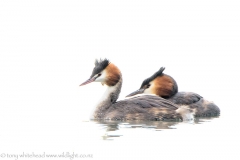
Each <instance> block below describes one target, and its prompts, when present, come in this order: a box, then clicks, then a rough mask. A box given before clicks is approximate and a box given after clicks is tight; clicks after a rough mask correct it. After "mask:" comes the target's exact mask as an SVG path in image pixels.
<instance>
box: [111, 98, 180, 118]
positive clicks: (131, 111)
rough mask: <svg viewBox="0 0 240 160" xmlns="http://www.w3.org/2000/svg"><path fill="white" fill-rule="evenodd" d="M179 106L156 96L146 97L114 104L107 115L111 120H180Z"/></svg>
mask: <svg viewBox="0 0 240 160" xmlns="http://www.w3.org/2000/svg"><path fill="white" fill-rule="evenodd" d="M177 109H178V106H177V105H175V104H173V103H172V102H170V101H168V100H166V99H163V98H161V97H158V96H154V95H144V96H139V97H134V98H130V99H126V100H121V101H118V102H116V103H114V104H113V105H112V106H111V107H110V108H109V109H108V112H107V114H106V118H109V119H116V120H118V119H131V120H139V119H145V120H179V119H181V116H180V115H179V114H178V113H176V110H177Z"/></svg>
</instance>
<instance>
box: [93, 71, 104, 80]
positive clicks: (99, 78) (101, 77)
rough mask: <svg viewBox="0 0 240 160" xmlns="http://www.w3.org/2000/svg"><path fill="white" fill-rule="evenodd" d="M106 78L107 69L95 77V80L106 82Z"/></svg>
mask: <svg viewBox="0 0 240 160" xmlns="http://www.w3.org/2000/svg"><path fill="white" fill-rule="evenodd" d="M105 79H106V71H102V75H101V76H100V77H98V78H97V79H95V82H104V81H105Z"/></svg>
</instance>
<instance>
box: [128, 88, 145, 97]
mask: <svg viewBox="0 0 240 160" xmlns="http://www.w3.org/2000/svg"><path fill="white" fill-rule="evenodd" d="M143 92H144V89H139V90H136V91H134V92H132V93H130V94H129V95H127V96H126V97H131V96H134V95H137V94H141V93H143Z"/></svg>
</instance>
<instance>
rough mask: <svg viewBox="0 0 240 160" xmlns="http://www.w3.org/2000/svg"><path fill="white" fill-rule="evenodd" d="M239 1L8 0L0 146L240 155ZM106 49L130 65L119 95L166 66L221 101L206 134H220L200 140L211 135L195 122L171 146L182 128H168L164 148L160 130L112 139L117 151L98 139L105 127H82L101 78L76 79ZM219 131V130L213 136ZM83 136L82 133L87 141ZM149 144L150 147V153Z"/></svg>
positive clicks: (1, 12) (1, 20) (1, 31)
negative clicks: (92, 81) (239, 152)
mask: <svg viewBox="0 0 240 160" xmlns="http://www.w3.org/2000/svg"><path fill="white" fill-rule="evenodd" d="M239 8H240V6H239V3H238V1H215V0H202V1H192V0H189V1H187V0H184V1H175V0H173V1H139V0H135V1H132V0H126V1H113V0H109V1H97V0H93V1H62V0H61V1H60V0H56V1H54V0H41V1H1V2H0V130H1V131H0V140H1V142H0V147H1V149H2V151H6V152H12V153H14V152H16V153H17V152H22V151H25V152H32V151H35V152H40V153H41V152H43V151H48V150H49V151H52V152H53V153H59V152H60V153H61V152H62V151H75V152H78V153H84V151H85V150H86V151H88V152H93V153H96V154H95V156H96V159H97V156H99V157H101V156H106V155H110V156H111V157H113V158H121V157H126V155H128V154H130V155H132V156H136V155H138V154H140V156H138V157H144V156H146V157H149V156H153V157H155V156H163V157H165V158H168V156H169V155H171V156H173V155H175V156H176V157H178V154H180V153H183V154H187V153H188V152H187V151H186V150H189V149H190V151H189V154H187V156H190V157H192V158H201V157H199V156H197V157H194V156H196V155H197V154H198V150H199V152H200V150H203V151H202V152H201V153H199V154H203V155H204V154H206V155H208V156H210V157H211V156H212V158H214V157H215V156H219V157H224V156H225V158H228V157H229V156H230V157H231V156H233V157H235V158H236V157H237V156H236V155H237V152H236V149H237V148H239V138H238V136H239V124H238V116H239V111H240V109H239V107H240V106H239V89H240V87H239V80H240V78H239V71H240V67H239V59H240V58H239V52H240V10H239ZM105 57H106V58H108V59H110V61H111V62H112V63H114V64H116V65H117V66H118V67H119V68H120V69H121V71H122V73H123V80H124V82H123V88H122V92H121V95H120V98H121V99H123V98H124V96H125V95H127V94H129V93H130V92H132V91H134V90H136V89H138V88H139V87H140V85H141V82H142V81H143V80H144V79H145V78H148V77H149V76H151V75H152V74H153V73H154V72H156V71H157V70H158V69H159V68H160V67H161V66H165V67H166V70H165V71H164V72H165V73H167V74H169V75H171V76H172V77H174V78H175V80H176V81H177V82H178V85H179V91H192V92H196V93H198V94H200V95H202V96H204V97H205V98H206V99H208V100H213V101H214V102H215V103H216V104H218V105H219V107H220V108H221V111H222V114H221V117H220V119H219V120H218V121H217V122H212V124H214V125H211V126H209V127H207V126H208V125H209V124H206V125H205V127H206V128H203V130H204V133H211V134H212V135H214V136H215V138H213V144H212V145H211V146H209V145H208V144H205V143H202V140H203V139H205V138H206V137H209V135H205V136H200V134H198V133H199V132H200V130H201V128H200V129H199V128H198V130H194V131H193V129H192V128H191V127H189V126H187V127H186V128H185V129H184V132H183V131H182V132H181V131H180V132H179V135H181V136H182V137H184V138H180V139H178V138H174V141H173V144H176V145H173V146H174V147H172V146H171V145H169V146H168V145H167V144H169V143H168V140H169V139H172V138H173V137H176V135H174V132H171V133H169V134H167V133H168V132H167V131H166V132H164V133H165V134H166V135H165V138H164V136H163V138H162V139H161V140H162V141H161V143H163V144H164V145H165V146H167V147H166V148H164V147H162V148H161V149H163V151H161V149H159V150H158V149H156V148H157V147H159V146H161V143H160V142H156V140H155V139H152V140H149V141H147V142H145V143H144V142H141V138H139V139H135V140H132V142H134V143H133V144H136V145H128V144H127V142H128V141H124V142H121V140H122V139H124V138H122V139H118V140H116V141H118V142H114V143H111V144H108V145H111V146H110V148H111V149H110V151H109V148H108V149H104V147H106V148H107V147H109V146H108V145H106V144H105V142H102V141H97V140H96V143H95V141H94V140H92V137H94V136H95V135H96V134H98V132H99V130H98V129H95V130H94V127H92V128H91V129H92V130H90V131H91V132H89V131H88V132H86V133H85V132H84V131H83V130H86V128H88V127H89V126H88V125H85V126H84V125H83V126H79V123H80V122H81V121H82V120H83V119H87V118H88V116H89V112H90V111H91V109H92V107H94V104H95V103H96V102H97V100H98V99H99V97H100V96H101V94H102V92H103V91H104V87H102V86H101V85H100V84H98V83H96V84H90V85H88V86H84V87H79V84H80V83H82V82H83V81H85V80H87V79H88V78H89V76H90V75H91V72H92V69H93V66H94V65H93V63H94V59H95V58H105ZM215 123H216V124H215ZM214 127H216V128H217V129H216V130H214V129H212V128H214ZM180 128H181V127H180ZM208 129H210V131H209V130H208ZM179 130H181V129H179ZM223 131H224V132H223ZM83 132H84V134H83ZM144 132H145V131H142V133H144ZM201 132H202V130H201ZM188 133H189V135H188ZM129 134H130V135H131V134H133V135H135V134H141V133H139V132H136V133H135V132H134V131H132V132H130V133H129ZM151 134H152V133H151ZM154 134H156V133H154ZM171 134H172V136H171ZM185 134H186V136H185ZM191 134H196V137H194V136H193V135H191ZM218 134H220V135H221V136H219V137H216V136H217V135H218ZM79 135H81V137H85V141H84V143H83V142H82V141H81V138H79V137H78V136H79ZM144 136H148V133H146V134H144ZM189 136H193V137H191V138H189ZM86 137H89V139H91V140H89V141H88V140H86ZM95 137H97V136H95ZM125 137H127V135H126V136H125ZM223 137H224V138H225V139H222V138H223ZM185 138H186V139H187V140H188V141H187V143H186V144H185V142H186V141H185V140H184V139H185ZM189 139H191V140H189ZM210 139H211V138H210ZM129 141H131V139H130V140H129ZM189 141H190V144H189ZM132 142H131V143H132ZM102 143H104V144H102ZM196 143H200V146H199V148H196V150H195V149H194V148H191V145H193V144H196ZM216 143H217V144H216ZM214 144H216V145H214ZM151 147H152V148H154V149H155V150H154V151H153V150H152V149H151ZM53 148H54V150H52V149H53ZM113 148H115V149H116V150H115V149H113ZM122 148H124V150H123V151H122V152H121V150H122ZM133 148H135V149H133ZM144 148H145V149H146V150H145V149H144ZM178 148H182V149H180V151H179V149H178ZM204 148H205V149H204ZM164 149H165V150H164ZM172 149H173V150H172ZM225 149H226V150H225ZM234 149H235V150H234ZM79 150H80V151H82V152H80V151H79ZM147 150H148V151H151V154H144V151H146V152H147ZM138 151H140V152H138ZM158 152H159V154H158ZM163 152H164V153H165V154H163ZM176 152H177V153H178V154H173V153H176ZM208 152H209V153H208ZM113 153H114V154H113ZM117 153H118V154H117ZM210 153H214V154H210ZM111 154H112V155H111ZM235 154H236V155H235ZM99 157H98V158H99Z"/></svg>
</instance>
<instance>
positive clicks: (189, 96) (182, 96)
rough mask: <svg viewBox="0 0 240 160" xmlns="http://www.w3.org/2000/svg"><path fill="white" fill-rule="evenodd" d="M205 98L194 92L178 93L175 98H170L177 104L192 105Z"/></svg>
mask: <svg viewBox="0 0 240 160" xmlns="http://www.w3.org/2000/svg"><path fill="white" fill-rule="evenodd" d="M202 98H203V97H202V96H200V95H199V94H196V93H193V92H178V93H176V94H175V95H174V96H172V97H170V98H168V100H169V101H171V102H173V103H175V104H183V105H190V104H193V103H196V102H198V101H200V99H202Z"/></svg>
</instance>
